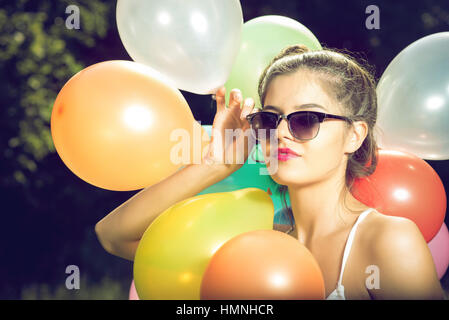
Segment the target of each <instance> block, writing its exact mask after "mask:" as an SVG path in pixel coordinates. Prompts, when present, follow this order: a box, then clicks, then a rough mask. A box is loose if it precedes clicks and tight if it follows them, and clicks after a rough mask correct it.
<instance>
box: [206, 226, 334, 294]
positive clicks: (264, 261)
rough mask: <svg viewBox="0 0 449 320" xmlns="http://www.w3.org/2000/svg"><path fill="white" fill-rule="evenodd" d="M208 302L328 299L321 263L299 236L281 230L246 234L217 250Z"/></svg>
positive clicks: (210, 273)
mask: <svg viewBox="0 0 449 320" xmlns="http://www.w3.org/2000/svg"><path fill="white" fill-rule="evenodd" d="M200 292H201V299H202V300H272V299H273V300H274V299H276V300H279V299H280V300H296V299H301V300H304V299H324V296H325V289H324V280H323V275H322V272H321V270H320V267H319V265H318V263H317V261H316V260H315V258H314V257H313V255H312V254H311V253H310V251H309V250H308V249H307V248H306V247H305V246H303V245H302V244H301V243H300V242H299V241H298V240H297V239H295V238H294V237H292V236H289V235H287V234H285V233H283V232H280V231H275V230H255V231H250V232H246V233H243V234H240V235H238V236H236V237H234V238H232V239H231V240H229V241H228V242H226V243H225V244H224V245H222V246H221V247H220V249H218V250H217V252H216V253H215V254H214V255H213V257H212V259H211V260H210V262H209V264H208V266H207V269H206V271H205V272H204V276H203V281H202V283H201V290H200Z"/></svg>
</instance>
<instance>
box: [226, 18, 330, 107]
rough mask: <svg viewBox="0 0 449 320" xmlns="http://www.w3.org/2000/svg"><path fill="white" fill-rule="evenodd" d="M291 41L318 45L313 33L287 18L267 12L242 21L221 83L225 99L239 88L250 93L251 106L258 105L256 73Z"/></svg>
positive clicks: (309, 46)
mask: <svg viewBox="0 0 449 320" xmlns="http://www.w3.org/2000/svg"><path fill="white" fill-rule="evenodd" d="M293 44H304V45H306V46H307V47H308V48H309V49H311V50H321V49H322V48H321V45H320V42H319V41H318V40H317V38H316V37H315V36H314V35H313V33H312V32H311V31H310V30H309V29H307V28H306V27H305V26H304V25H302V24H301V23H299V22H298V21H296V20H293V19H291V18H287V17H283V16H276V15H268V16H262V17H258V18H255V19H252V20H250V21H247V22H245V24H244V25H243V29H242V40H241V44H240V50H239V53H238V56H237V59H236V61H235V63H234V65H233V66H232V71H231V74H230V76H229V79H228V80H227V82H226V84H225V87H226V96H227V99H228V100H229V93H230V91H231V90H232V89H233V88H239V89H240V90H241V91H242V96H243V98H246V97H252V98H253V99H254V101H255V107H256V108H260V107H261V106H260V102H259V99H258V93H257V86H258V82H259V77H260V75H261V74H262V72H263V70H264V69H265V67H266V66H267V65H268V64H269V63H270V62H271V60H272V59H273V58H274V57H275V56H276V55H277V54H278V53H279V52H280V51H281V50H282V49H284V48H285V47H287V46H289V45H293Z"/></svg>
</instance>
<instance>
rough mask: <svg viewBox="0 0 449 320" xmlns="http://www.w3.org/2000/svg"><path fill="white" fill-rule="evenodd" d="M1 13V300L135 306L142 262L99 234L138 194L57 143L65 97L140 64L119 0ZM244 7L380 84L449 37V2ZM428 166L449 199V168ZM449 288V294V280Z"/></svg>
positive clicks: (245, 2) (206, 116)
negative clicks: (338, 52) (282, 20)
mask: <svg viewBox="0 0 449 320" xmlns="http://www.w3.org/2000/svg"><path fill="white" fill-rule="evenodd" d="M0 4H1V6H0V77H1V78H0V97H1V100H0V101H1V107H0V113H1V116H0V121H1V122H0V152H1V165H0V212H1V215H0V219H1V223H0V226H1V227H0V228H1V232H0V279H1V280H0V299H127V298H128V290H129V286H130V283H131V280H132V262H130V261H126V260H123V259H121V258H117V257H115V256H112V255H109V254H108V253H106V252H105V251H104V249H103V248H102V247H101V246H100V244H99V242H98V240H97V238H96V236H95V232H94V226H95V223H96V222H97V221H99V220H100V219H101V218H102V217H103V216H105V215H106V214H107V213H109V212H110V211H112V210H113V209H115V208H116V207H117V206H119V205H120V204H122V203H123V202H124V201H126V200H127V199H129V198H130V197H131V196H132V195H134V194H135V193H136V192H137V191H134V192H114V191H108V190H104V189H100V188H97V187H94V186H92V185H90V184H88V183H86V182H84V181H83V180H81V179H79V178H78V177H77V176H75V175H74V174H73V173H72V172H71V171H70V170H69V169H68V168H67V167H66V166H65V165H64V163H63V162H62V161H61V159H60V158H59V156H58V154H57V153H56V152H55V149H54V146H53V143H52V140H51V135H50V116H51V110H52V107H53V103H54V100H55V98H56V95H57V93H58V92H59V90H60V89H61V88H62V86H63V85H64V83H65V82H66V81H67V80H68V79H69V78H70V77H71V76H72V75H74V74H75V73H76V72H78V71H80V70H81V69H83V68H85V67H87V66H89V65H91V64H94V63H97V62H101V61H106V60H115V59H125V60H131V58H130V57H129V56H128V54H127V52H126V50H125V49H124V47H123V45H122V43H121V41H120V37H119V35H118V32H117V27H116V23H115V5H116V1H100V0H79V1H50V0H46V1H45V0H43V1H37V0H16V1H4V0H0ZM70 4H75V5H77V6H79V8H80V10H81V29H80V30H68V29H67V28H66V27H65V19H66V17H67V16H68V15H67V14H65V9H66V7H67V6H68V5H70ZM241 4H242V9H243V14H244V21H248V20H250V19H252V18H255V17H258V16H262V15H268V14H276V15H283V16H287V17H290V18H293V19H296V20H297V21H299V22H301V23H302V24H304V25H305V26H306V27H308V28H309V29H310V30H311V31H312V32H313V33H314V34H315V36H316V37H317V38H318V39H319V40H320V42H321V43H322V45H323V46H326V47H331V48H340V49H343V48H344V49H348V50H350V51H352V52H354V54H355V55H356V56H357V55H358V56H360V57H362V58H364V59H366V60H367V61H368V62H369V63H370V64H372V65H374V66H375V72H376V78H377V79H379V78H380V76H381V75H382V73H383V72H384V70H385V69H386V67H387V66H388V64H389V63H390V62H391V60H392V59H393V58H394V57H395V56H396V55H397V54H398V53H399V52H400V51H401V50H402V49H404V48H405V47H406V46H407V45H409V44H411V43H412V42H414V41H416V40H418V39H420V38H422V37H424V36H426V35H429V34H432V33H437V32H442V31H449V3H448V1H445V0H440V1H436V0H421V1H380V0H377V1H374V2H373V1H370V2H368V1H355V0H351V1H349V0H346V1H330V0H315V1H311V0H304V1H300V0H292V1H290V0H284V1H278V0H242V1H241ZM371 4H374V5H377V6H378V7H379V8H380V29H379V30H367V29H366V27H365V19H366V18H367V16H368V15H367V14H366V13H365V9H366V7H367V6H368V5H371ZM448 58H449V56H448ZM182 93H183V94H184V96H185V98H186V99H187V101H188V103H189V105H190V107H191V109H192V112H193V114H194V117H195V118H196V119H197V120H201V121H202V124H212V119H213V117H214V115H215V106H214V104H213V103H211V102H212V100H211V96H208V95H204V96H203V95H196V94H192V93H188V92H182ZM427 162H428V163H429V164H430V165H431V166H432V167H433V168H434V169H435V171H436V172H437V173H438V174H439V176H440V178H441V179H442V181H443V183H444V185H445V188H446V190H448V188H449V186H448V183H449V161H427ZM447 222H448V215H446V223H447ZM72 264H74V265H77V266H78V267H79V269H80V272H81V289H80V290H67V289H66V288H65V279H66V277H67V276H68V275H67V274H66V273H65V269H66V267H67V266H68V265H72ZM442 284H443V286H444V287H445V288H446V289H447V288H448V287H449V276H448V273H446V275H445V277H444V278H443V279H442Z"/></svg>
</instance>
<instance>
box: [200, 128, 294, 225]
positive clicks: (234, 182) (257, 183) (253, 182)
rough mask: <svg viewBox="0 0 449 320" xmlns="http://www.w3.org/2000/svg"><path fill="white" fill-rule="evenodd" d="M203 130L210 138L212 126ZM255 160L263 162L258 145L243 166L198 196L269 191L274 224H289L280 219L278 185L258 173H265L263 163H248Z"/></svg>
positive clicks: (268, 177) (269, 177)
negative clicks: (255, 190)
mask: <svg viewBox="0 0 449 320" xmlns="http://www.w3.org/2000/svg"><path fill="white" fill-rule="evenodd" d="M202 127H203V128H204V130H205V131H206V132H207V133H208V134H209V136H212V126H211V125H202ZM251 157H252V159H255V160H258V161H263V153H262V148H261V147H260V145H257V148H256V147H254V149H253V150H252V151H251V152H250V155H249V157H248V160H247V161H246V162H245V163H244V164H243V166H242V167H241V168H240V169H238V170H237V171H235V172H234V173H232V174H231V175H230V176H228V177H226V178H225V179H223V180H221V181H220V182H218V183H216V184H214V185H212V186H210V187H209V188H206V189H204V190H203V191H201V192H200V193H198V195H201V194H208V193H216V192H228V191H235V190H238V189H244V188H259V189H262V190H264V191H268V188H270V191H271V193H272V194H271V195H270V197H271V200H272V201H273V205H274V212H275V216H274V223H281V224H289V221H288V220H286V219H284V218H283V217H282V199H281V195H280V193H279V192H277V187H278V184H277V183H276V182H274V181H273V179H271V176H270V175H263V174H260V172H267V167H266V165H265V163H253V162H254V161H252V162H251V163H250V159H251ZM287 204H289V200H288V194H287Z"/></svg>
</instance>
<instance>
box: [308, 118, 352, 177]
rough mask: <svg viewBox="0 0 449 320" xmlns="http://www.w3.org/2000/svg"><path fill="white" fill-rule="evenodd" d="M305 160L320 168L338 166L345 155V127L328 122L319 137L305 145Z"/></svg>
mask: <svg viewBox="0 0 449 320" xmlns="http://www.w3.org/2000/svg"><path fill="white" fill-rule="evenodd" d="M304 150H305V151H304V156H305V157H304V160H305V161H306V162H307V163H308V164H309V165H310V166H311V167H315V168H317V169H318V170H319V169H320V168H321V169H322V170H325V169H332V168H335V167H337V166H338V165H339V164H340V163H341V160H342V157H343V155H344V151H343V150H344V135H343V128H342V127H341V126H338V124H337V123H335V122H334V123H326V127H324V126H323V127H322V128H321V129H320V132H319V133H318V135H317V137H316V138H315V139H313V140H310V141H309V142H308V143H306V144H305V145H304Z"/></svg>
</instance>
